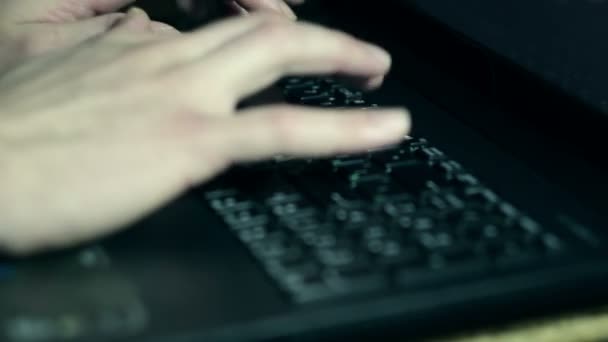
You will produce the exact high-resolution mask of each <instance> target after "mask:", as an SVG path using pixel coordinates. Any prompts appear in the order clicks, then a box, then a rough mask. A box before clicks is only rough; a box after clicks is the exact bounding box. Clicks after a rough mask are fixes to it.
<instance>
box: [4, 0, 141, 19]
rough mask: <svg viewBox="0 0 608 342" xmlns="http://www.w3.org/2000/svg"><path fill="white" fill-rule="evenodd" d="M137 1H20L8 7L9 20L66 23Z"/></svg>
mask: <svg viewBox="0 0 608 342" xmlns="http://www.w3.org/2000/svg"><path fill="white" fill-rule="evenodd" d="M134 1H135V0H80V1H69V0H45V1H40V0H18V1H14V2H15V5H14V6H8V8H7V9H4V8H3V9H2V10H3V11H5V10H6V11H7V14H8V16H7V18H12V17H14V18H16V19H15V20H17V18H18V20H19V22H20V23H66V22H73V21H77V20H81V19H87V18H91V17H93V16H95V15H98V14H106V13H110V12H113V11H116V10H118V9H119V8H122V7H124V6H126V5H128V4H130V3H132V2H134Z"/></svg>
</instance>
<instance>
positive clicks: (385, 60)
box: [367, 44, 391, 66]
mask: <svg viewBox="0 0 608 342" xmlns="http://www.w3.org/2000/svg"><path fill="white" fill-rule="evenodd" d="M367 47H368V50H369V52H370V54H371V55H372V56H374V58H375V59H377V60H378V62H379V63H382V65H386V66H389V65H390V64H391V55H390V54H389V53H388V52H387V51H386V50H384V49H383V48H381V47H379V46H376V45H373V44H368V45H367Z"/></svg>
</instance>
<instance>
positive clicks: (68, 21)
mask: <svg viewBox="0 0 608 342" xmlns="http://www.w3.org/2000/svg"><path fill="white" fill-rule="evenodd" d="M133 1H134V0H76V1H74V0H0V49H2V50H3V51H10V52H11V53H10V56H9V55H8V54H4V53H3V54H2V55H1V56H0V67H2V66H3V65H6V64H7V63H8V62H11V61H14V60H18V59H20V58H23V57H29V56H32V55H36V54H39V53H42V52H46V51H48V50H51V49H55V48H63V47H66V46H73V45H76V44H78V43H81V42H83V41H85V40H87V39H90V38H91V37H94V36H96V35H98V34H101V33H104V32H106V31H108V30H109V29H110V28H111V27H112V25H114V24H115V23H116V22H117V21H118V20H120V19H121V18H122V17H123V16H124V14H123V13H118V12H116V10H118V9H119V8H121V7H123V6H125V5H128V4H129V3H132V2H133ZM141 24H142V25H145V27H146V29H147V30H149V31H151V32H161V33H166V32H168V31H173V32H176V31H175V30H174V29H173V28H172V27H170V26H168V25H166V24H163V23H159V22H152V21H148V22H143V21H142V23H141Z"/></svg>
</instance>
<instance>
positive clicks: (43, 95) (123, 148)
mask: <svg viewBox="0 0 608 342" xmlns="http://www.w3.org/2000/svg"><path fill="white" fill-rule="evenodd" d="M141 20H147V19H146V17H145V15H143V14H142V13H141V12H139V11H137V10H132V11H130V12H129V14H128V17H127V18H125V19H123V21H122V22H121V23H120V24H119V25H117V26H116V27H115V28H114V29H112V30H111V31H110V32H109V33H107V34H105V35H102V36H99V37H96V38H94V39H90V40H88V41H87V42H85V43H83V44H80V45H78V46H76V47H73V48H69V49H61V50H56V51H53V52H52V53H47V54H44V55H41V56H38V57H36V58H33V59H31V60H30V61H27V62H25V63H23V64H22V65H20V66H18V67H16V68H14V69H13V70H12V71H11V72H9V73H7V74H5V75H4V76H3V77H1V78H0V103H2V106H1V108H2V109H1V110H2V115H0V189H2V191H0V246H1V248H2V249H3V250H5V251H7V252H10V253H13V254H17V255H24V254H28V253H32V252H34V251H38V250H41V249H49V248H51V249H52V248H57V247H61V246H66V245H71V244H75V243H78V242H81V241H84V240H89V239H93V238H96V237H99V236H103V235H106V234H109V233H111V232H113V231H115V230H117V229H119V228H120V227H124V226H125V225H127V224H129V223H132V222H134V221H135V220H137V219H139V218H141V217H142V216H144V215H146V214H148V213H150V212H151V211H153V210H155V209H156V208H158V207H160V206H162V205H164V204H166V203H167V202H168V201H170V200H171V199H173V198H175V197H176V196H178V195H179V194H181V193H182V192H184V191H185V190H186V189H188V188H190V187H192V186H196V185H198V184H200V183H202V182H205V181H207V180H209V179H210V178H211V177H213V176H214V175H216V174H218V173H219V172H221V171H222V170H224V169H225V168H227V167H228V166H230V165H231V164H233V163H237V162H241V161H252V160H259V159H263V158H268V157H271V156H273V155H277V154H288V155H294V156H300V157H305V156H323V155H329V154H334V153H349V152H354V151H360V150H363V149H368V148H375V147H379V146H384V145H387V144H393V143H397V142H398V141H400V140H401V138H402V137H404V135H405V134H406V133H407V131H408V127H409V121H408V117H407V115H406V113H405V111H404V110H401V109H395V110H361V109H353V110H331V109H312V108H304V107H296V106H288V105H279V106H260V107H254V108H252V109H248V110H239V111H237V109H236V104H237V103H238V102H239V100H240V99H243V98H244V97H247V96H249V95H250V94H253V93H255V92H258V91H259V90H261V89H263V88H265V87H267V86H269V85H270V84H272V83H274V82H275V81H276V80H277V79H279V78H280V77H283V76H284V75H286V74H321V73H327V74H334V73H342V74H347V75H351V76H357V77H363V78H367V79H369V80H381V79H382V76H383V75H384V74H385V73H386V72H387V71H388V70H389V66H390V59H389V56H388V55H387V54H386V53H384V52H382V50H379V49H378V48H375V47H373V46H371V45H368V44H366V43H363V42H360V41H357V40H355V39H354V38H352V37H350V36H347V35H346V34H343V33H339V32H335V31H330V30H327V29H324V28H321V27H318V26H314V25H311V24H303V23H296V22H293V21H289V20H285V19H281V18H280V17H278V16H267V15H250V16H247V17H237V18H233V19H228V20H225V21H221V22H218V23H215V24H213V25H211V26H208V27H206V28H204V29H202V30H199V31H196V32H193V33H189V34H183V35H179V36H171V37H168V38H166V39H158V38H156V37H154V36H153V35H151V34H150V33H149V32H142V33H141V34H139V35H137V34H133V33H132V28H133V27H140V26H141V23H140V21H141ZM277 46H280V47H281V49H276V47H277ZM167 51H170V53H168V52H167ZM370 82H371V83H374V84H378V83H379V82H378V81H374V82H372V81H370ZM174 233H175V234H179V232H178V231H175V232H174Z"/></svg>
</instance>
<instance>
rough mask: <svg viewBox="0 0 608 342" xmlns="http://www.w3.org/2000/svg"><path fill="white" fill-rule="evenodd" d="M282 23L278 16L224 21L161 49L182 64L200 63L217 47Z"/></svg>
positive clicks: (251, 16)
mask: <svg viewBox="0 0 608 342" xmlns="http://www.w3.org/2000/svg"><path fill="white" fill-rule="evenodd" d="M275 21H283V20H282V19H281V18H280V17H278V16H269V15H250V16H247V17H236V18H230V19H225V20H222V21H219V22H216V23H213V24H210V25H208V26H206V27H204V28H202V29H200V30H198V31H195V32H192V33H188V34H184V35H183V37H182V38H180V39H179V40H175V41H172V42H168V43H167V44H165V45H163V46H162V48H163V49H166V50H168V51H172V54H173V60H180V61H183V62H184V63H186V62H192V61H200V59H201V57H202V56H204V55H205V54H207V53H208V52H209V51H212V50H214V49H216V48H218V47H219V46H222V45H224V44H226V43H227V42H230V41H231V40H233V39H236V38H237V37H239V36H242V35H245V34H247V33H248V32H250V31H252V30H255V29H256V28H257V27H258V26H262V25H264V24H265V23H267V22H275Z"/></svg>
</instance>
